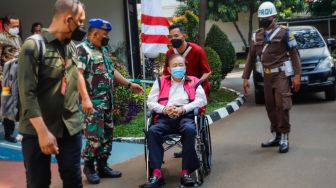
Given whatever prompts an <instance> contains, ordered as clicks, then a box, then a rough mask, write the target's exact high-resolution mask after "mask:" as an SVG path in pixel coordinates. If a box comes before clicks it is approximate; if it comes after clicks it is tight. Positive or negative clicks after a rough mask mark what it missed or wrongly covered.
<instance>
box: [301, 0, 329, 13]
mask: <svg viewBox="0 0 336 188" xmlns="http://www.w3.org/2000/svg"><path fill="white" fill-rule="evenodd" d="M306 1H307V3H308V4H309V7H308V12H311V14H312V16H330V15H332V14H333V13H334V12H335V11H336V0H306Z"/></svg>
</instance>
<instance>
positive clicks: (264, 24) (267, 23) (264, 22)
mask: <svg viewBox="0 0 336 188" xmlns="http://www.w3.org/2000/svg"><path fill="white" fill-rule="evenodd" d="M272 23H273V20H268V19H262V20H260V26H261V27H262V28H264V29H267V28H269V27H270V26H271V24H272Z"/></svg>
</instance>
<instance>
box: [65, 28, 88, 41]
mask: <svg viewBox="0 0 336 188" xmlns="http://www.w3.org/2000/svg"><path fill="white" fill-rule="evenodd" d="M70 31H71V30H70ZM85 35H86V31H85V29H84V27H83V26H78V27H77V28H76V29H75V30H74V31H73V32H72V34H71V37H70V38H67V39H65V40H64V43H65V44H69V43H70V41H71V40H74V41H82V40H83V39H84V37H85Z"/></svg>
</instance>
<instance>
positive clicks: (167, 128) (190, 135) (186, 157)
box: [148, 113, 199, 173]
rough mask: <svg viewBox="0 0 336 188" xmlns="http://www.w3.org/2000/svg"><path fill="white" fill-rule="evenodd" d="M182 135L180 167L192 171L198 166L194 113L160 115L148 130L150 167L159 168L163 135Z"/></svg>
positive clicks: (162, 153)
mask: <svg viewBox="0 0 336 188" xmlns="http://www.w3.org/2000/svg"><path fill="white" fill-rule="evenodd" d="M176 133H179V134H181V135H182V138H181V142H182V169H187V170H189V172H190V173H191V172H193V171H194V170H196V169H197V168H198V167H199V161H198V158H197V154H196V150H195V137H196V129H195V122H194V114H193V113H189V114H185V115H183V116H182V117H180V118H177V119H171V118H169V117H167V116H163V115H161V116H160V117H159V119H158V121H157V122H156V123H155V124H154V125H152V126H151V127H150V128H149V130H148V148H149V160H150V165H151V168H152V169H161V165H162V161H163V155H164V149H163V146H162V144H163V141H164V140H163V137H164V136H165V135H167V134H176Z"/></svg>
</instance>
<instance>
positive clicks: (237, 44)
mask: <svg viewBox="0 0 336 188" xmlns="http://www.w3.org/2000/svg"><path fill="white" fill-rule="evenodd" d="M248 23H249V13H239V14H238V21H237V25H238V27H239V28H240V31H241V32H242V34H243V35H244V38H245V40H246V42H247V43H249V41H248V31H249V25H248ZM213 24H217V25H218V26H219V28H220V29H221V30H222V31H224V32H225V33H226V35H227V36H228V38H229V40H230V41H231V42H232V45H233V47H234V48H235V51H236V53H237V52H245V49H244V48H243V47H244V43H243V41H242V40H241V38H240V36H239V34H238V32H237V30H236V28H235V27H234V25H233V23H232V22H222V21H218V22H215V21H210V20H208V21H207V22H206V26H205V28H206V29H205V32H206V34H208V32H209V30H210V28H211V26H212V25H213ZM257 27H258V19H257V15H256V14H254V16H253V30H252V32H253V31H255V30H256V29H257Z"/></svg>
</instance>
